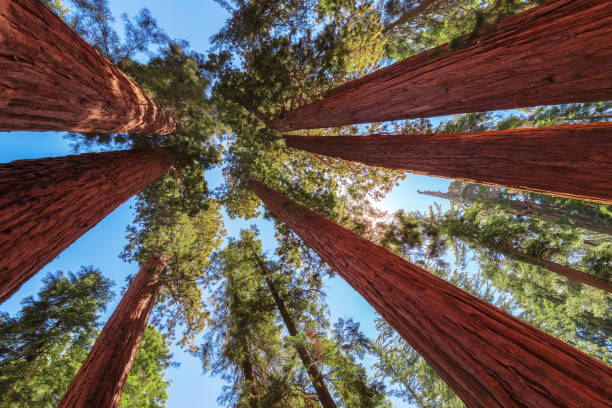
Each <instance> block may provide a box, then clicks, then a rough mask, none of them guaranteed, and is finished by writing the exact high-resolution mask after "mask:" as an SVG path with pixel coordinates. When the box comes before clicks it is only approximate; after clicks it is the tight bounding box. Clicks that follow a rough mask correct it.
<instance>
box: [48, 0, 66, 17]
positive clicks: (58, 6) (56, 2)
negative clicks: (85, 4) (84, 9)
mask: <svg viewBox="0 0 612 408" xmlns="http://www.w3.org/2000/svg"><path fill="white" fill-rule="evenodd" d="M44 3H45V4H46V5H47V6H48V7H49V8H50V9H51V10H53V12H54V13H55V14H57V15H58V16H59V17H61V18H62V19H65V18H66V15H67V14H68V9H67V8H65V7H63V5H62V0H44Z"/></svg>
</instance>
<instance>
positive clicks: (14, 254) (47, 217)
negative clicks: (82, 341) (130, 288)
mask: <svg viewBox="0 0 612 408" xmlns="http://www.w3.org/2000/svg"><path fill="white" fill-rule="evenodd" d="M171 164H172V159H171V155H170V153H168V152H167V151H165V150H162V149H143V150H127V151H118V152H105V153H88V154H81V155H74V156H64V157H56V158H46V159H36V160H18V161H14V162H11V163H6V164H2V165H0V254H1V256H0V303H2V302H3V301H5V300H6V299H7V298H8V297H9V296H10V295H12V294H13V293H14V292H15V291H16V290H17V289H19V287H20V286H21V285H22V284H23V283H24V282H26V281H27V280H28V279H30V278H31V277H32V276H33V275H34V274H35V273H36V272H38V271H39V270H40V268H42V267H43V266H45V265H46V264H47V263H49V262H50V261H52V260H53V258H55V257H56V256H57V255H59V254H60V252H62V251H63V250H64V249H66V248H67V247H68V246H69V245H70V244H72V243H73V242H74V241H76V239H77V238H79V237H80V236H81V235H83V234H84V233H85V232H87V231H88V230H89V229H90V228H92V227H93V226H94V225H96V224H97V223H98V222H99V221H101V220H102V219H103V218H104V217H106V215H108V214H109V213H110V212H111V211H113V210H114V209H115V208H117V207H118V206H119V205H121V204H122V203H123V202H125V201H126V200H127V199H128V198H130V197H131V196H133V195H134V194H136V193H138V192H139V191H140V190H141V189H143V188H144V187H146V186H147V185H149V184H150V183H151V182H153V181H154V180H155V179H157V178H158V177H160V176H161V175H163V174H164V173H165V172H167V171H168V169H169V168H170V166H171Z"/></svg>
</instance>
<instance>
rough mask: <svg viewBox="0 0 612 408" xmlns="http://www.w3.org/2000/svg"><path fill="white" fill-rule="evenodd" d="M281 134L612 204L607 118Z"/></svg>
mask: <svg viewBox="0 0 612 408" xmlns="http://www.w3.org/2000/svg"><path fill="white" fill-rule="evenodd" d="M610 4H612V2H611V3H610ZM284 139H285V142H286V145H287V146H289V147H293V148H296V149H300V150H305V151H308V152H311V153H316V154H322V155H327V156H332V157H336V158H339V159H344V160H352V161H357V162H361V163H364V164H369V165H372V166H379V167H386V168H389V169H396V170H406V171H409V172H411V173H418V174H425V175H428V176H435V177H444V178H450V179H455V180H465V181H471V182H475V183H481V184H490V185H497V186H502V187H511V188H517V189H521V190H529V191H536V192H538V193H546V194H553V195H558V196H562V197H570V198H576V199H579V200H588V201H596V202H600V203H605V204H612V182H610V180H612V123H611V122H605V123H592V124H587V125H565V126H551V127H540V128H533V129H514V130H503V131H495V132H474V133H451V134H438V135H369V136H333V137H329V136H294V135H286V136H284Z"/></svg>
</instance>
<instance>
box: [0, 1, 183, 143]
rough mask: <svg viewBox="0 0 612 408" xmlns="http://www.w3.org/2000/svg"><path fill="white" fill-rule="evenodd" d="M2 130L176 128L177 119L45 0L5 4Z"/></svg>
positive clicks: (1, 11)
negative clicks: (57, 13) (57, 14)
mask: <svg viewBox="0 0 612 408" xmlns="http://www.w3.org/2000/svg"><path fill="white" fill-rule="evenodd" d="M0 36H1V37H2V42H1V44H0V55H1V57H0V69H1V70H2V72H3V75H2V79H0V89H1V90H2V92H1V94H2V96H1V97H0V107H1V109H0V122H1V123H2V124H1V125H0V130H3V131H9V130H42V131H46V130H59V131H76V132H132V133H157V134H169V133H173V132H174V131H176V129H177V124H176V122H175V121H174V120H173V119H172V118H170V117H169V116H168V115H166V114H165V113H163V112H162V110H161V109H160V108H159V106H158V105H157V104H156V103H155V102H154V101H153V100H152V99H151V97H149V96H148V95H147V94H146V93H145V92H143V91H142V90H141V89H140V88H138V87H137V86H136V85H135V84H134V83H133V82H132V81H130V80H129V79H128V78H127V77H126V76H125V74H123V73H122V72H121V71H120V70H119V69H118V68H117V67H115V66H114V65H113V64H112V63H111V62H109V61H108V60H107V59H105V58H104V57H103V56H102V55H101V54H100V53H99V52H98V51H97V50H95V49H94V48H93V47H91V46H90V45H88V44H87V43H86V42H85V41H84V40H83V39H82V38H80V37H79V36H78V35H77V34H76V33H75V32H74V31H73V30H72V29H71V28H70V27H68V26H67V25H66V24H65V23H64V22H63V21H62V20H61V19H60V18H59V17H58V16H56V15H55V14H54V13H53V12H52V11H51V10H49V8H47V6H46V5H45V4H44V3H43V2H41V1H38V0H24V1H3V2H2V4H1V5H0Z"/></svg>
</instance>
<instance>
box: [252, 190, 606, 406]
mask: <svg viewBox="0 0 612 408" xmlns="http://www.w3.org/2000/svg"><path fill="white" fill-rule="evenodd" d="M249 183H250V185H251V187H252V188H253V190H254V191H255V193H256V194H257V195H258V196H259V197H260V198H261V199H262V200H263V201H264V203H265V204H266V205H267V207H268V208H269V209H270V210H271V211H272V212H273V213H274V214H275V215H276V216H277V217H278V218H280V219H281V220H282V221H284V222H285V223H286V224H287V225H288V226H289V227H291V228H292V229H293V230H294V231H295V232H296V233H297V234H298V235H299V236H300V237H301V238H302V239H303V240H304V242H305V243H306V244H308V245H309V246H310V247H311V248H312V249H313V250H314V251H315V252H317V253H318V254H319V256H320V257H321V258H322V259H323V260H324V261H326V262H327V263H329V264H330V266H331V267H333V268H334V269H335V270H336V272H338V273H339V274H340V275H341V276H342V277H343V278H344V279H345V280H346V281H347V282H348V283H349V284H350V285H351V286H352V287H353V288H354V289H356V290H357V291H358V292H359V293H361V295H363V296H364V297H365V299H366V300H367V301H368V302H369V303H370V304H371V305H372V306H373V307H374V308H375V309H376V310H377V311H378V312H379V313H380V314H381V315H382V316H383V317H384V318H385V319H386V320H387V321H388V322H389V323H390V324H391V325H392V326H393V327H394V328H395V329H396V330H397V331H398V333H399V334H400V335H402V337H404V338H405V339H406V341H408V343H409V344H410V345H412V347H414V348H415V350H417V351H418V352H419V353H420V354H421V355H422V356H423V357H424V358H425V360H427V361H428V362H429V364H431V365H432V366H433V368H434V369H435V370H436V371H437V372H438V373H439V374H440V375H441V376H442V378H444V380H445V381H446V382H448V384H449V385H450V386H451V388H452V389H453V390H454V391H455V392H456V393H457V394H458V395H459V397H461V399H462V400H463V401H464V402H465V403H466V404H467V405H468V406H469V407H483V408H485V407H486V408H495V407H519V406H520V407H537V408H542V407H586V406H588V407H601V408H603V407H608V406H610V404H612V388H611V387H610V383H611V381H612V369H611V368H610V367H608V366H606V365H605V364H603V363H601V362H599V361H597V360H595V359H593V358H592V357H589V356H588V355H586V354H584V353H582V352H580V351H578V350H576V349H575V348H573V347H571V346H569V345H567V344H565V343H563V342H561V341H559V340H557V339H556V338H554V337H552V336H550V335H548V334H546V333H544V332H542V331H540V330H538V329H536V328H535V327H533V326H530V325H529V324H527V323H524V322H522V321H521V320H519V319H517V318H515V317H513V316H511V315H510V314H508V313H505V312H503V311H502V310H500V309H498V308H496V307H494V306H492V305H490V304H488V303H486V302H483V301H482V300H480V299H478V298H476V297H474V296H472V295H470V294H468V293H466V292H464V291H462V290H460V289H458V288H456V287H455V286H453V285H451V284H449V283H448V282H446V281H444V280H442V279H440V278H438V277H436V276H434V275H432V274H430V273H429V272H427V271H425V270H423V269H421V268H419V267H418V266H416V265H413V264H411V263H409V262H407V261H405V260H403V259H402V258H400V257H398V256H396V255H394V254H393V253H391V252H389V251H387V250H385V249H384V248H381V247H379V246H377V245H374V244H373V243H371V242H369V241H366V240H364V239H362V238H360V237H359V236H357V235H356V234H354V233H352V232H350V231H348V230H346V229H345V228H343V227H341V226H339V225H337V224H335V223H333V222H331V221H329V220H327V219H325V218H323V217H322V216H320V215H318V214H316V213H314V212H312V211H309V210H307V209H305V208H304V207H302V206H300V205H298V204H296V203H294V202H292V201H291V200H290V199H288V198H287V197H286V196H284V195H282V194H280V193H278V192H276V191H274V190H271V189H270V188H268V187H266V186H264V185H263V184H261V183H259V182H257V181H255V180H253V179H250V180H249Z"/></svg>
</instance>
